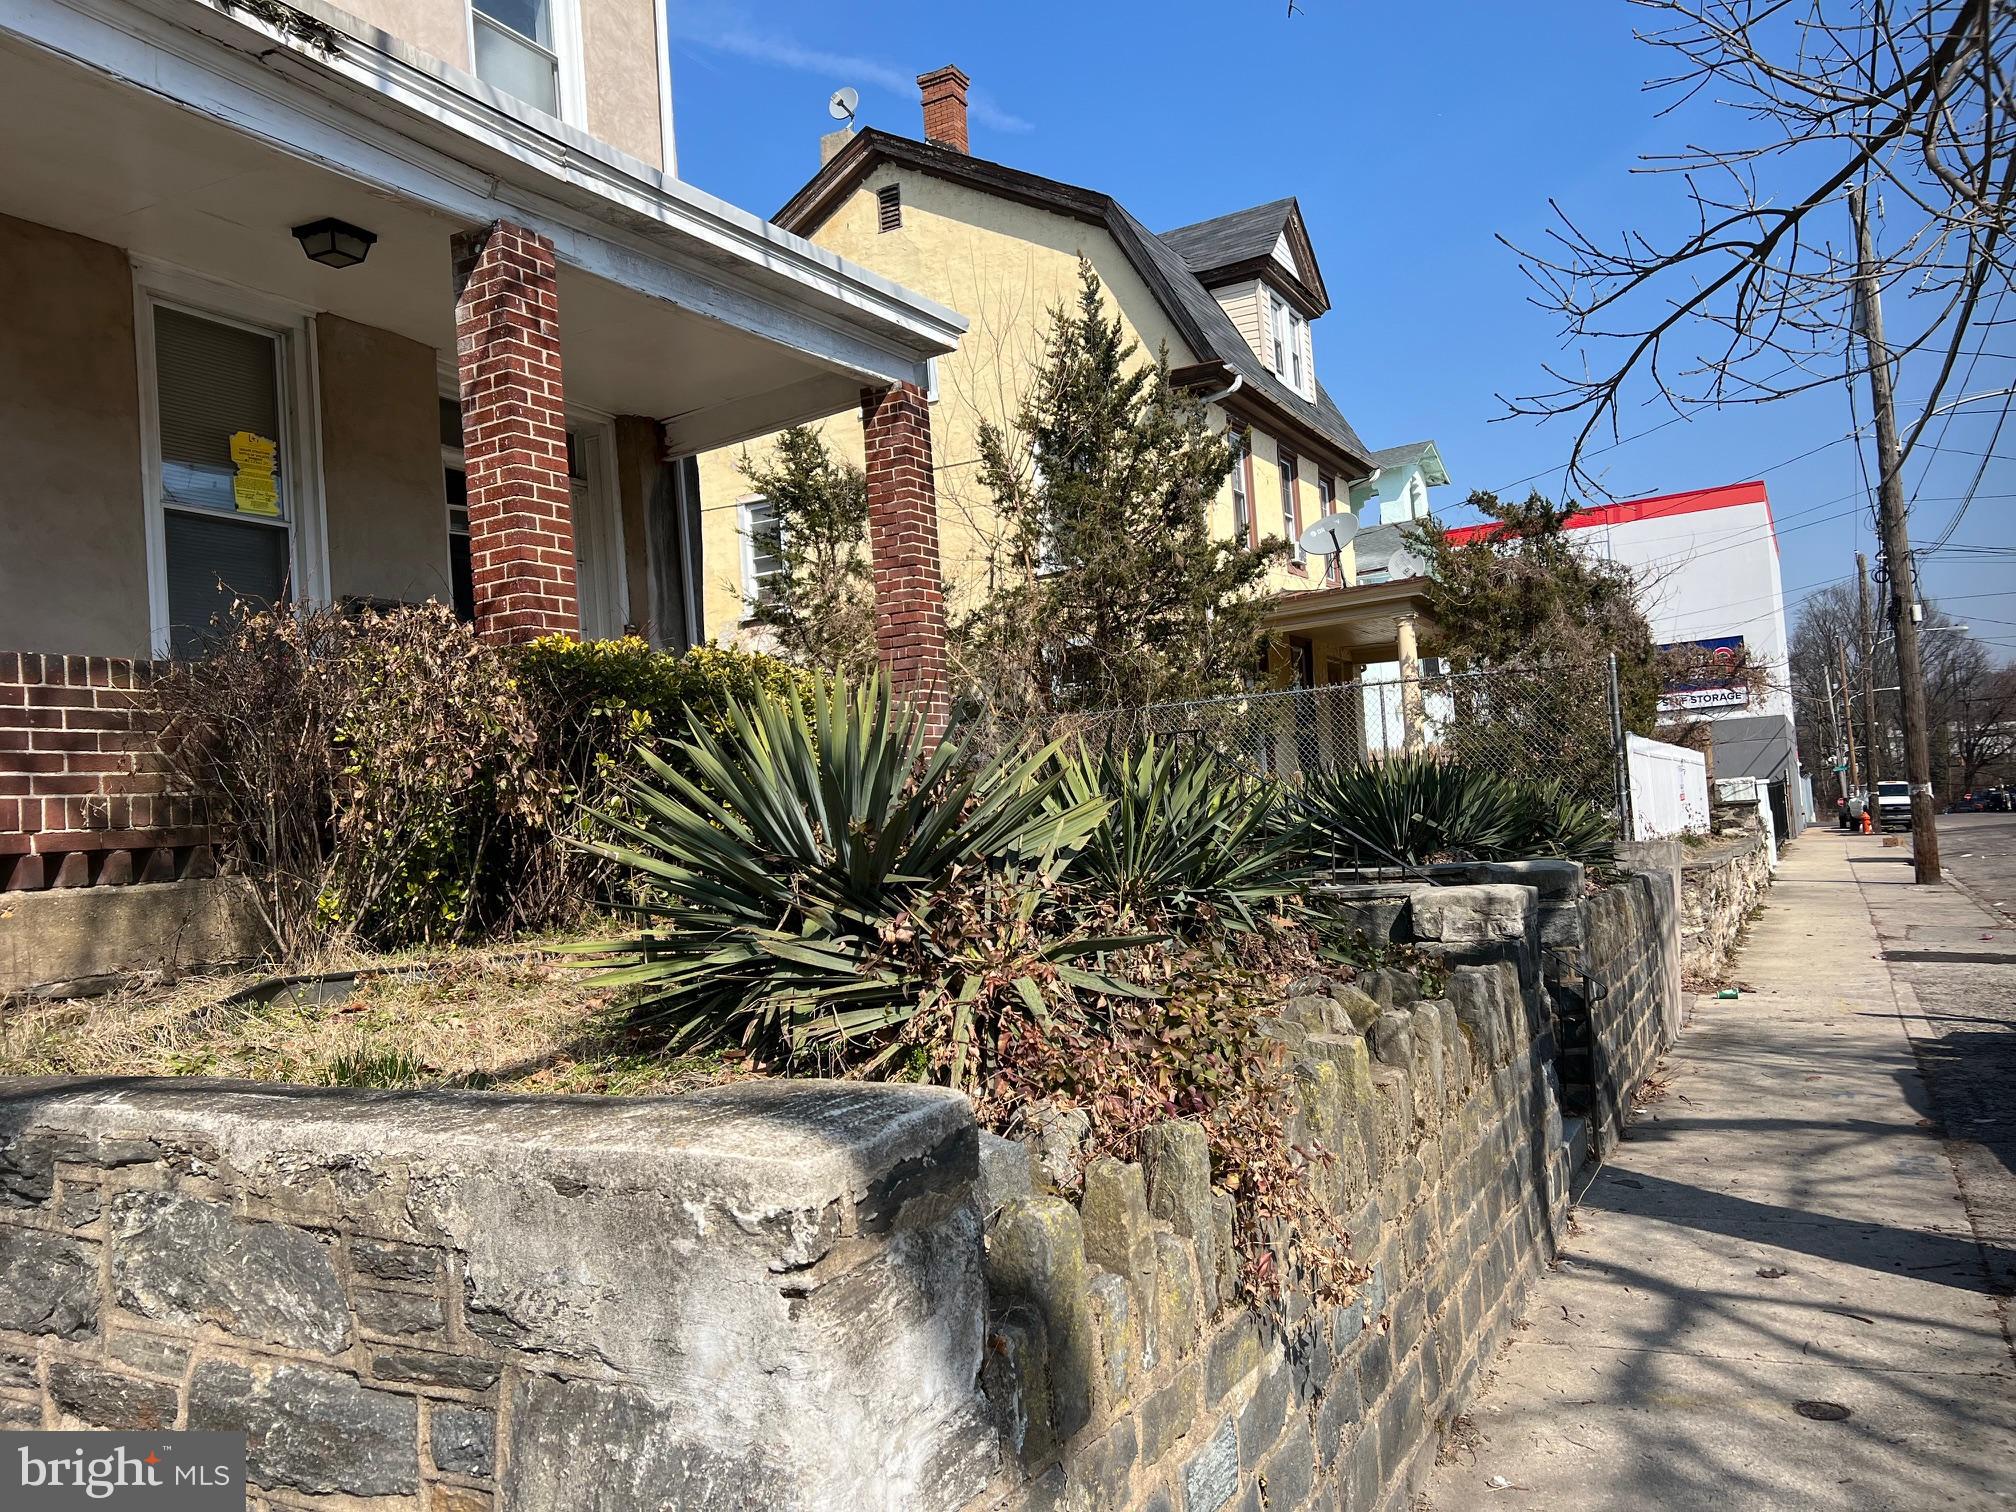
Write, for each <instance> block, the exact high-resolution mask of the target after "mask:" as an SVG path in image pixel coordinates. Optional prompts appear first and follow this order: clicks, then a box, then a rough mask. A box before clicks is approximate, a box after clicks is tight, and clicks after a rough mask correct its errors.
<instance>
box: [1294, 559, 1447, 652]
mask: <svg viewBox="0 0 2016 1512" xmlns="http://www.w3.org/2000/svg"><path fill="white" fill-rule="evenodd" d="M1428 587H1429V580H1428V579H1427V578H1425V577H1409V578H1397V579H1395V580H1394V581H1392V582H1387V583H1360V584H1357V585H1355V586H1353V587H1348V588H1312V589H1309V590H1307V591H1305V592H1302V593H1284V594H1283V595H1282V596H1281V597H1280V598H1278V599H1276V600H1275V601H1274V607H1273V609H1272V611H1271V612H1270V613H1269V614H1268V616H1267V626H1268V628H1269V629H1270V630H1273V631H1276V632H1277V633H1279V634H1282V635H1306V636H1311V637H1321V638H1322V639H1323V640H1325V641H1326V642H1329V643H1330V644H1331V645H1332V646H1333V647H1335V648H1336V649H1337V650H1340V651H1343V652H1345V653H1346V654H1348V655H1349V656H1350V657H1351V658H1352V659H1353V660H1354V661H1357V662H1359V663H1361V664H1362V663H1365V662H1380V661H1396V660H1398V659H1399V655H1400V652H1399V646H1398V641H1399V625H1400V621H1401V620H1403V619H1411V620H1413V621H1414V630H1415V636H1416V639H1417V641H1418V643H1419V646H1420V649H1421V650H1423V651H1430V650H1432V649H1433V648H1434V643H1435V641H1437V640H1438V639H1439V638H1440V631H1441V627H1440V626H1439V625H1438V624H1437V623H1436V622H1435V618H1434V616H1433V615H1431V614H1430V613H1429V612H1428Z"/></svg>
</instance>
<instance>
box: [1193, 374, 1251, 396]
mask: <svg viewBox="0 0 2016 1512" xmlns="http://www.w3.org/2000/svg"><path fill="white" fill-rule="evenodd" d="M1245 386H1246V375H1245V374H1244V373H1234V374H1233V375H1232V382H1231V383H1230V384H1229V385H1227V386H1226V387H1224V388H1222V389H1220V390H1218V392H1217V393H1215V394H1199V395H1198V396H1197V402H1198V403H1199V404H1217V403H1219V402H1220V401H1221V400H1225V399H1230V398H1231V397H1232V396H1233V395H1234V394H1236V393H1238V392H1239V390H1241V389H1242V388H1244V387H1245Z"/></svg>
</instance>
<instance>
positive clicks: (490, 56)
mask: <svg viewBox="0 0 2016 1512" xmlns="http://www.w3.org/2000/svg"><path fill="white" fill-rule="evenodd" d="M555 4H556V0H473V3H472V6H471V15H470V27H471V31H472V40H473V42H474V44H475V53H476V77H477V78H479V79H481V80H482V81H483V82H484V83H485V84H488V85H490V86H491V87H492V88H494V89H500V90H502V91H503V92H504V93H505V94H508V95H516V96H517V97H518V98H519V99H521V100H523V101H524V102H525V103H526V104H527V105H533V106H537V107H538V108H539V109H540V110H543V111H545V112H546V113H547V114H548V115H553V116H557V115H559V114H560V54H559V47H558V44H557V43H556V42H555V40H554V29H553V9H554V5H555Z"/></svg>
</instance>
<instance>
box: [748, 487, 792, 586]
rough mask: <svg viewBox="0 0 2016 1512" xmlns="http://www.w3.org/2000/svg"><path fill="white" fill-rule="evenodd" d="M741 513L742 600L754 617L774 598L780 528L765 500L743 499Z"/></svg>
mask: <svg viewBox="0 0 2016 1512" xmlns="http://www.w3.org/2000/svg"><path fill="white" fill-rule="evenodd" d="M741 512H742V599H743V602H744V603H746V604H747V605H748V606H749V612H750V613H752V614H753V613H754V612H755V611H756V610H758V609H760V608H762V607H763V606H764V605H765V604H767V603H769V602H770V601H771V600H772V599H774V598H775V597H776V595H777V579H778V577H779V575H780V574H782V572H783V571H784V540H783V527H782V526H781V525H780V524H779V523H778V520H777V506H776V505H775V504H773V503H771V502H770V501H769V500H768V499H764V498H754V499H744V500H743V501H742V504H741Z"/></svg>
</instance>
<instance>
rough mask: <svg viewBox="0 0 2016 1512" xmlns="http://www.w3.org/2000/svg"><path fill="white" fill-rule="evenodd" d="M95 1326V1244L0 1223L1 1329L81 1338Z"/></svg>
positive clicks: (96, 1287) (96, 1266) (96, 1314)
mask: <svg viewBox="0 0 2016 1512" xmlns="http://www.w3.org/2000/svg"><path fill="white" fill-rule="evenodd" d="M97 1327H98V1246H97V1245H95V1244H87V1243H85V1242H84V1241H83V1240H79V1239H71V1238H68V1237H67V1236H65V1235H61V1234H47V1233H43V1232H41V1231H39V1230H37V1229H24V1228H14V1227H11V1226H0V1328H4V1329H7V1330H8V1331H10V1332H12V1333H26V1334H54V1335H56V1336H57V1337H58V1338H59V1339H81V1338H83V1337H85V1336H86V1335H87V1334H90V1333H92V1332H94V1331H95V1330H96V1329H97Z"/></svg>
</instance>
